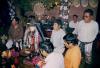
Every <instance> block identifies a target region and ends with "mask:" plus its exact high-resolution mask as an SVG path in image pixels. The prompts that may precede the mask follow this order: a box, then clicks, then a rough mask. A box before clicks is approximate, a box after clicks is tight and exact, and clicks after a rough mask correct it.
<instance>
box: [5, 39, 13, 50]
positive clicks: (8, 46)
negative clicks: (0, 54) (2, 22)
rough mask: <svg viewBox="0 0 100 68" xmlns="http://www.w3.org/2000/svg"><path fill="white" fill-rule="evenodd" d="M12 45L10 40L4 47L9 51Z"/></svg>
mask: <svg viewBox="0 0 100 68" xmlns="http://www.w3.org/2000/svg"><path fill="white" fill-rule="evenodd" d="M12 45H13V41H12V40H11V39H9V40H8V42H7V43H6V47H7V49H10V48H11V47H12Z"/></svg>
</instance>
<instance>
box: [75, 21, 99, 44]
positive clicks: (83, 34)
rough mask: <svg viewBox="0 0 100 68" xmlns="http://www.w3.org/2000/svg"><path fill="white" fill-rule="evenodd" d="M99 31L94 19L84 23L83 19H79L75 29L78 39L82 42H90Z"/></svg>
mask: <svg viewBox="0 0 100 68" xmlns="http://www.w3.org/2000/svg"><path fill="white" fill-rule="evenodd" d="M98 31H99V27H98V24H97V22H96V21H94V20H91V22H90V23H85V21H84V20H82V21H80V22H79V24H78V27H77V29H76V32H77V35H78V39H79V40H80V41H82V42H92V41H94V40H95V38H96V36H97V34H98Z"/></svg>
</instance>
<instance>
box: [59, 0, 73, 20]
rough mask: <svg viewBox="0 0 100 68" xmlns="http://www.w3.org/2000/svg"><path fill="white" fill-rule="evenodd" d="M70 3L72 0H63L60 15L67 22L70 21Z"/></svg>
mask: <svg viewBox="0 0 100 68" xmlns="http://www.w3.org/2000/svg"><path fill="white" fill-rule="evenodd" d="M70 5H71V4H70V0H61V7H60V11H61V14H60V17H62V18H63V19H64V20H65V21H66V22H68V17H69V8H70Z"/></svg>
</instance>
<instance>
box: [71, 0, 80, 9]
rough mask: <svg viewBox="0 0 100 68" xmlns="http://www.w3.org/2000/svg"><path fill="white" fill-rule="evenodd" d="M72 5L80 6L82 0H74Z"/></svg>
mask: <svg viewBox="0 0 100 68" xmlns="http://www.w3.org/2000/svg"><path fill="white" fill-rule="evenodd" d="M72 5H73V6H75V7H79V6H80V0H73V1H72Z"/></svg>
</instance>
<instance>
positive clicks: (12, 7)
mask: <svg viewBox="0 0 100 68" xmlns="http://www.w3.org/2000/svg"><path fill="white" fill-rule="evenodd" d="M8 5H9V15H10V20H12V19H13V17H14V16H15V14H16V13H15V5H14V2H13V1H12V0H8Z"/></svg>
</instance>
